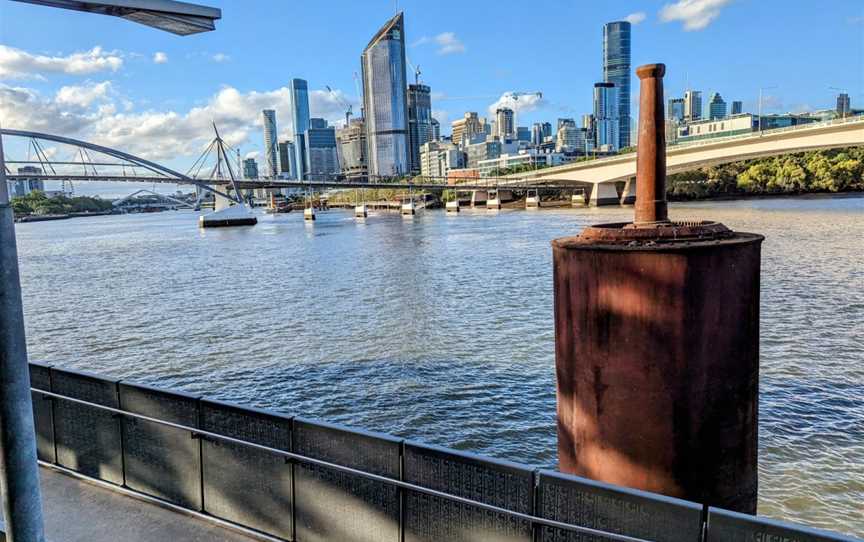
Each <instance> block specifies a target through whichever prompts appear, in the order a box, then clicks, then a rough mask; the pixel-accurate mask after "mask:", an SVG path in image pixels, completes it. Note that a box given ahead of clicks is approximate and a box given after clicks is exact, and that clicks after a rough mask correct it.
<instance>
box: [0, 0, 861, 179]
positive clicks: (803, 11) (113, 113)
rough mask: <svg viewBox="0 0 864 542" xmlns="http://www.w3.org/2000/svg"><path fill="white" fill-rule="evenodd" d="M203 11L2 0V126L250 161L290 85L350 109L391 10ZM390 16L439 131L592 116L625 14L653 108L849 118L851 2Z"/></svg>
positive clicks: (549, 3)
mask: <svg viewBox="0 0 864 542" xmlns="http://www.w3.org/2000/svg"><path fill="white" fill-rule="evenodd" d="M205 3H209V4H210V5H214V6H218V7H220V8H221V9H222V13H223V18H222V20H220V21H218V22H217V24H216V26H217V30H216V31H215V32H211V33H206V34H200V35H196V36H189V37H177V36H173V35H170V34H166V33H162V32H157V31H155V30H152V29H150V28H147V27H143V26H139V25H136V24H133V23H130V22H126V21H123V20H118V19H114V18H109V17H101V16H95V15H89V14H83V13H76V12H70V11H66V10H58V9H50V8H45V7H41V6H33V5H28V4H21V3H18V2H11V1H9V0H0V45H2V49H0V92H2V94H0V122H2V123H3V125H4V126H7V127H17V128H25V127H30V128H33V129H40V130H44V131H49V132H52V133H59V134H63V135H68V136H72V137H80V138H83V139H87V140H91V141H94V142H101V143H105V144H109V145H112V146H117V147H118V148H121V149H123V150H128V151H130V152H133V153H140V154H142V155H144V156H147V157H150V158H153V159H156V160H158V161H162V162H164V163H167V164H169V165H173V166H175V167H178V168H180V169H184V166H188V165H190V164H191V161H192V160H194V158H195V156H194V155H196V153H197V151H198V149H199V148H200V147H201V145H202V144H204V143H205V142H206V141H207V140H208V139H209V138H210V136H211V134H210V133H209V132H208V131H207V125H208V124H209V122H210V120H215V121H216V122H217V124H219V126H220V128H222V129H223V131H224V132H225V136H226V139H228V140H229V141H231V143H233V144H235V145H237V146H239V148H240V149H241V150H242V152H243V153H244V154H249V155H250V156H255V155H256V153H259V152H260V149H261V134H260V119H259V117H260V115H259V112H260V109H261V108H262V107H274V108H276V109H277V115H278V119H277V120H278V122H279V128H280V132H282V133H283V134H284V133H286V132H287V129H288V128H289V126H288V124H287V121H288V115H287V112H283V111H287V109H286V108H287V92H286V91H285V86H286V84H287V82H288V80H289V79H290V78H292V77H302V78H305V79H307V80H308V81H309V87H310V89H314V90H316V91H317V92H313V95H312V97H311V103H312V114H313V116H324V117H325V118H328V119H329V120H331V121H334V122H335V121H337V120H338V119H340V118H343V113H342V106H341V105H340V103H339V99H336V98H334V97H333V96H332V95H330V94H329V93H327V92H326V91H325V90H324V87H325V85H329V86H330V87H332V88H333V89H335V90H336V91H337V93H339V94H340V97H341V98H342V99H345V100H347V101H349V102H351V103H354V104H356V103H357V102H358V101H359V97H358V95H357V94H358V93H357V91H356V90H355V88H356V87H355V82H354V77H353V76H354V73H355V72H357V71H359V69H360V67H359V56H360V52H361V50H362V48H363V47H364V46H365V44H366V43H367V42H368V40H369V38H370V37H371V36H372V34H373V33H374V32H375V31H376V30H377V28H378V27H379V26H380V25H381V24H382V23H383V22H384V21H385V20H386V19H387V18H389V17H390V16H392V14H393V13H394V12H395V9H396V4H395V3H394V2H393V1H392V0H390V1H378V0H363V1H328V2H317V1H316V2H312V1H308V2H306V1H302V2H301V1H291V2H287V1H281V2H276V1H264V0H256V1H243V2H241V1H237V0H226V1H210V2H205ZM398 8H399V9H401V10H404V12H405V21H406V35H407V43H408V44H409V46H408V48H407V51H408V56H409V59H410V61H411V62H412V63H413V64H415V65H419V66H420V68H421V70H422V80H423V82H425V83H426V84H428V85H430V86H431V87H432V91H433V109H434V110H435V115H436V116H437V117H438V118H439V120H441V121H442V125H443V127H444V130H443V131H444V132H445V133H448V132H449V122H450V121H452V120H454V119H456V118H458V117H460V116H461V115H462V114H463V113H464V112H465V111H478V112H480V113H481V115H486V114H488V113H487V111H488V109H489V107H490V106H491V105H492V104H494V103H495V102H496V101H497V98H498V97H500V96H501V95H502V94H503V93H505V92H507V91H542V93H543V99H542V100H541V101H539V102H536V103H532V100H524V101H523V104H521V106H522V108H523V109H522V110H520V111H518V119H517V120H518V124H520V125H530V123H531V122H534V121H539V120H548V121H550V122H552V123H553V124H554V122H555V119H556V118H558V117H577V118H578V116H579V115H581V114H583V113H586V112H589V111H590V108H591V92H592V86H593V83H594V82H595V81H598V80H600V77H601V27H602V25H603V23H605V22H608V21H612V20H618V19H623V18H625V17H628V16H629V17H631V18H632V20H633V21H634V22H636V21H638V24H635V25H634V26H633V66H634V68H635V66H638V65H640V64H643V63H649V62H664V63H666V65H667V78H666V93H667V97H668V96H671V95H679V94H681V93H682V92H683V89H684V88H685V85H687V84H688V83H689V85H690V86H691V87H692V88H694V89H699V90H702V91H703V93H704V95H706V96H707V95H708V94H709V93H710V92H713V91H718V92H720V93H721V95H722V96H723V97H724V99H726V100H727V102H731V101H732V100H743V101H744V107H745V110H755V102H756V97H757V95H758V88H759V87H760V86H764V87H772V88H770V89H768V90H766V91H765V95H766V99H765V102H766V110H768V111H771V112H786V111H799V110H806V109H814V108H827V107H833V105H834V100H835V96H836V94H837V91H835V90H831V89H829V87H838V88H845V89H848V92H849V93H850V95H851V96H852V106H853V107H864V3H862V2H861V1H860V0H828V1H826V2H819V3H816V2H804V1H790V0H680V1H678V0H668V1H659V2H635V1H631V2H627V1H620V2H586V1H578V0H536V1H533V2H516V1H511V0H500V1H497V2H491V1H474V2H471V1H467V2H466V1H464V0H463V1H458V2H457V1H450V0H437V1H435V2H429V1H422V0H401V1H400V2H399V3H398ZM157 53H160V54H158V55H157ZM409 79H412V80H413V76H412V75H411V74H409ZM633 86H634V90H636V89H637V88H638V85H637V84H636V80H635V77H634V82H633ZM460 97H469V98H470V99H454V98H460ZM635 98H636V92H634V100H635ZM358 109H359V108H358V107H357V106H356V105H355V110H358ZM11 152H14V149H12V150H11Z"/></svg>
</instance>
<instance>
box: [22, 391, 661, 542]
mask: <svg viewBox="0 0 864 542" xmlns="http://www.w3.org/2000/svg"><path fill="white" fill-rule="evenodd" d="M30 390H31V391H33V392H35V393H38V394H41V395H43V396H47V397H51V398H55V399H60V400H63V401H69V402H71V403H76V404H80V405H85V406H88V407H91V408H96V409H99V410H104V411H106V412H111V413H112V414H118V415H121V416H127V417H130V418H135V419H139V420H144V421H147V422H152V423H156V424H160V425H164V426H166V427H172V428H174V429H179V430H182V431H189V432H190V433H192V437H193V438H200V437H208V438H212V439H217V440H221V441H225V442H229V443H232V444H239V445H241V446H246V447H249V448H253V449H257V450H261V451H264V452H268V453H271V454H274V455H279V456H282V457H284V458H285V459H292V460H294V461H299V462H301V463H309V464H311V465H316V466H319V467H325V468H328V469H332V470H335V471H339V472H343V473H346V474H352V475H354V476H360V477H362V478H366V479H369V480H373V481H376V482H381V483H384V484H388V485H391V486H395V487H398V488H402V489H409V490H411V491H416V492H418V493H425V494H427V495H431V496H433V497H439V498H442V499H446V500H449V501H454V502H458V503H460V504H466V505H469V506H475V507H477V508H482V509H484V510H488V511H490V512H497V513H500V514H504V515H506V516H510V517H512V518H516V519H521V520H524V521H528V522H530V523H531V524H532V525H543V526H546V527H553V528H556V529H563V530H567V531H572V532H576V533H583V534H589V535H594V536H601V537H604V538H608V539H610V540H615V541H618V542H653V541H651V540H648V539H645V538H636V537H632V536H627V535H622V534H615V533H609V532H606V531H600V530H598V529H593V528H591V527H582V526H579V525H573V524H570V523H564V522H561V521H555V520H552V519H546V518H541V517H538V516H534V515H531V514H525V513H523V512H516V511H515V510H509V509H507V508H501V507H500V506H495V505H493V504H486V503H483V502H480V501H475V500H473V499H469V498H466V497H460V496H458V495H452V494H450V493H446V492H443V491H438V490H436V489H430V488H427V487H423V486H418V485H416V484H412V483H410V482H404V481H402V480H396V479H394V478H390V477H387V476H381V475H379V474H373V473H371V472H366V471H362V470H358V469H354V468H351V467H346V466H343V465H338V464H336V463H330V462H329V461H323V460H321V459H315V458H314V457H309V456H305V455H302V454H298V453H294V452H287V451H285V450H280V449H278V448H271V447H270V446H265V445H264V444H256V443H254V442H249V441H246V440H242V439H238V438H234V437H229V436H227V435H222V434H219V433H213V432H212V431H206V430H204V429H199V428H196V427H190V426H188V425H183V424H179V423H174V422H169V421H166V420H160V419H158V418H153V417H151V416H146V415H144V414H138V413H135V412H129V411H128V410H123V409H119V408H114V407H109V406H105V405H100V404H98V403H92V402H90V401H85V400H83V399H76V398H74V397H69V396H67V395H62V394H59V393H54V392H50V391H47V390H43V389H39V388H33V387H31V388H30Z"/></svg>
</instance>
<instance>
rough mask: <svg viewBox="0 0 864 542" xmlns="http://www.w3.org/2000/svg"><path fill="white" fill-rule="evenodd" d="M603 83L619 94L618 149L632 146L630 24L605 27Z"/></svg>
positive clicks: (614, 23)
mask: <svg viewBox="0 0 864 542" xmlns="http://www.w3.org/2000/svg"><path fill="white" fill-rule="evenodd" d="M603 81H604V82H606V83H615V88H616V89H617V93H618V148H619V149H623V148H624V147H629V146H630V23H628V22H627V21H615V22H612V23H606V24H605V25H603Z"/></svg>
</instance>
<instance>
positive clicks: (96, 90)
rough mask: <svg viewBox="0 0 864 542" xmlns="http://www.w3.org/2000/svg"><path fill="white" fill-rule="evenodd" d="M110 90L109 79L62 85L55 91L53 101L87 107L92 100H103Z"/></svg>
mask: <svg viewBox="0 0 864 542" xmlns="http://www.w3.org/2000/svg"><path fill="white" fill-rule="evenodd" d="M110 90H111V82H110V81H102V82H101V83H86V84H84V85H70V86H64V87H61V88H60V90H58V91H57V94H56V95H55V96H54V101H55V102H56V103H58V104H60V105H72V106H77V107H89V106H90V104H92V103H93V102H96V101H101V100H105V99H106V98H107V97H108V93H109V91H110ZM109 105H110V104H109ZM104 111H107V109H106V110H104Z"/></svg>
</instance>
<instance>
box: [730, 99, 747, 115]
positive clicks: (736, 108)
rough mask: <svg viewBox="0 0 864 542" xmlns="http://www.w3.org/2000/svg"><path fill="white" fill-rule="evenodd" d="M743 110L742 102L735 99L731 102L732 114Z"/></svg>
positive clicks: (738, 113)
mask: <svg viewBox="0 0 864 542" xmlns="http://www.w3.org/2000/svg"><path fill="white" fill-rule="evenodd" d="M743 112H744V102H742V101H740V100H735V101H733V102H732V113H731V114H732V115H740V114H741V113H743Z"/></svg>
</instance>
